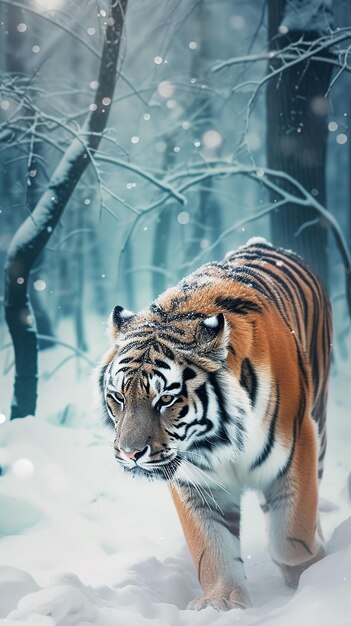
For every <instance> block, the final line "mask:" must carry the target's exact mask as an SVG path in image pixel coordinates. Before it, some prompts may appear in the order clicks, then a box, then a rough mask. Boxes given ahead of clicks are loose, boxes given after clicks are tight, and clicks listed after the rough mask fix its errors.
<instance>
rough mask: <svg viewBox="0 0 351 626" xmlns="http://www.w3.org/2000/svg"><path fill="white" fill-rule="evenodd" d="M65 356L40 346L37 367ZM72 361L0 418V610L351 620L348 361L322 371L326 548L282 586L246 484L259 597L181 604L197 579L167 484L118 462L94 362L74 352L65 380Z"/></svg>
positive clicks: (101, 621)
mask: <svg viewBox="0 0 351 626" xmlns="http://www.w3.org/2000/svg"><path fill="white" fill-rule="evenodd" d="M63 356H64V354H63V352H62V351H61V349H56V350H53V351H50V352H47V353H46V354H45V356H44V357H43V364H42V371H44V372H45V371H46V372H48V371H49V370H51V371H53V369H54V368H55V363H56V362H57V363H59V362H60V359H61V358H62V357H63ZM49 363H50V367H49V365H48V364H49ZM75 369H76V368H75V366H74V364H73V363H71V364H70V365H66V366H64V367H63V368H61V369H59V370H58V371H57V372H56V374H55V375H54V376H52V377H51V378H50V379H49V380H46V381H45V383H44V384H43V385H42V391H41V394H40V403H39V412H38V415H37V417H36V418H26V419H24V420H15V421H13V422H8V421H6V422H5V423H3V424H0V465H1V466H2V467H3V472H4V473H3V476H1V477H0V564H1V565H0V624H6V625H7V624H8V625H9V626H15V625H16V624H27V625H28V626H29V625H30V626H53V625H54V624H55V625H58V626H73V625H79V626H88V625H90V624H97V625H98V626H129V625H130V626H166V625H170V626H186V625H188V624H190V625H193V624H194V625H206V624H216V626H229V625H231V626H232V625H233V624H237V623H238V624H240V626H246V625H263V624H264V625H265V626H268V625H269V626H271V625H272V626H273V625H277V626H296V625H297V624H308V625H309V626H317V625H318V626H350V625H351V517H350V515H351V505H350V500H349V492H348V488H347V483H348V476H349V472H350V465H351V461H350V442H351V419H350V400H349V391H348V390H349V389H350V384H351V378H350V375H346V374H345V373H342V372H341V371H338V372H337V373H335V374H334V376H333V380H332V385H331V398H330V408H329V447H328V454H327V463H326V472H325V477H324V479H323V484H322V490H321V496H322V500H321V509H322V512H321V517H322V525H323V529H324V532H325V536H326V539H327V547H328V556H327V557H326V558H325V559H324V560H323V561H321V562H319V563H317V564H316V565H314V566H313V567H311V568H310V569H309V570H308V571H307V572H305V574H304V575H303V576H302V579H301V582H300V586H299V588H298V590H297V591H296V592H295V593H293V592H292V591H291V590H288V589H287V588H286V587H285V586H284V584H283V581H282V579H281V576H280V573H279V571H278V569H277V568H276V567H275V566H274V564H273V563H272V562H271V560H270V557H269V554H268V551H267V544H266V539H265V532H264V522H263V515H262V513H261V511H260V509H259V507H258V504H257V501H256V496H255V494H253V493H250V494H248V495H247V496H246V498H245V502H244V518H243V527H242V536H243V550H242V556H243V558H244V561H245V566H246V571H247V576H248V583H249V587H250V590H251V594H252V598H253V601H254V604H255V607H254V608H252V609H249V610H247V611H245V612H242V611H240V610H233V611H230V612H229V613H217V612H216V611H215V610H214V609H212V608H207V609H206V610H204V611H201V612H199V613H196V612H191V611H187V610H186V606H187V603H188V602H189V601H190V600H191V599H192V598H194V597H195V596H196V595H198V594H199V593H200V589H199V586H198V583H197V580H196V576H195V573H194V570H193V567H192V564H191V560H190V556H189V554H188V551H187V548H186V546H185V540H184V538H183V535H182V531H181V528H180V524H179V522H178V519H177V516H176V512H175V510H174V508H173V506H172V503H171V501H170V497H169V495H168V492H167V487H166V486H165V485H163V484H161V483H149V482H146V481H142V480H140V479H139V480H138V479H135V480H133V479H131V478H128V477H126V476H125V475H124V474H123V472H122V471H121V470H120V469H119V467H118V466H117V465H116V464H115V462H114V459H113V448H112V433H111V432H109V431H107V430H103V429H102V428H100V427H99V426H98V425H97V418H96V415H95V414H94V411H93V407H92V404H93V403H92V396H91V388H92V383H91V380H90V378H89V374H88V371H89V368H88V369H86V367H85V365H84V366H81V371H80V381H79V382H78V383H73V382H70V381H73V380H74V379H75V376H76V371H75ZM338 369H340V370H342V369H345V368H342V367H340V368H338ZM6 382H8V385H10V382H11V381H10V379H7V381H6ZM6 396H7V398H8V397H9V394H8V393H7V394H6ZM68 402H70V406H69V408H68V409H67V404H68ZM1 408H2V410H3V408H4V407H3V406H2V407H1ZM60 422H62V423H60Z"/></svg>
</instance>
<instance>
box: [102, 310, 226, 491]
mask: <svg viewBox="0 0 351 626" xmlns="http://www.w3.org/2000/svg"><path fill="white" fill-rule="evenodd" d="M110 327H111V334H112V337H113V340H114V348H113V350H112V351H110V353H109V354H108V356H107V358H106V361H105V363H104V365H103V366H102V368H101V370H100V377H99V382H100V384H99V387H100V397H101V404H102V406H103V408H104V415H105V418H106V421H107V422H108V423H109V424H110V425H111V426H113V428H114V429H115V444H114V447H115V456H116V459H117V460H118V461H119V462H120V463H121V464H122V465H123V467H124V468H125V469H127V470H129V471H131V472H132V473H133V474H143V475H145V474H146V475H148V476H149V477H159V478H163V479H165V480H167V479H169V478H170V477H171V476H172V475H173V474H175V473H176V471H177V469H178V468H179V466H180V465H181V464H182V463H183V462H184V459H185V454H186V453H187V451H189V449H191V447H192V446H194V445H197V443H198V442H199V440H201V439H203V438H205V437H208V436H209V435H210V434H211V433H212V432H215V431H216V430H217V429H218V423H216V419H214V421H213V420H212V416H211V415H208V406H209V402H210V398H209V397H208V391H207V387H206V381H207V379H208V378H209V377H210V376H211V373H213V372H215V371H216V370H218V369H219V368H220V367H221V366H222V365H223V363H224V361H225V359H226V356H227V344H228V339H229V328H228V325H227V323H226V321H225V318H224V316H223V314H222V313H220V314H218V315H210V316H205V315H201V314H199V313H192V314H191V313H187V314H186V315H181V314H179V313H178V314H177V315H170V314H167V313H166V312H164V311H163V310H162V309H161V308H160V307H159V306H157V305H156V304H154V305H152V306H151V307H150V309H149V310H147V311H143V312H141V313H139V314H134V313H131V312H130V311H127V310H126V309H123V308H122V307H120V306H117V307H115V309H114V310H113V313H112V315H111V320H110Z"/></svg>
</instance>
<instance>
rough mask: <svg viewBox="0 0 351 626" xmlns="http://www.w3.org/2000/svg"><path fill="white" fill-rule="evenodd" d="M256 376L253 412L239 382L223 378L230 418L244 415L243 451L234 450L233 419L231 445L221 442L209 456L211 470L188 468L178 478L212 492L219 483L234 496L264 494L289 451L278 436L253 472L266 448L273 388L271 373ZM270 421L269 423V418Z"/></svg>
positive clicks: (222, 386)
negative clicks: (251, 491) (247, 491)
mask: <svg viewBox="0 0 351 626" xmlns="http://www.w3.org/2000/svg"><path fill="white" fill-rule="evenodd" d="M256 374H257V378H258V389H257V397H256V402H255V409H254V410H253V409H252V407H251V403H250V400H249V397H248V395H247V393H246V391H245V390H244V389H243V388H242V387H241V385H240V383H239V381H238V380H237V379H235V378H234V377H233V376H231V375H230V374H229V373H228V372H223V373H222V374H221V377H220V382H221V389H222V391H223V395H224V398H225V405H226V410H227V412H228V414H229V415H230V416H234V417H235V419H239V417H236V416H237V415H238V407H239V408H240V410H241V411H242V412H243V415H242V417H241V419H242V422H243V424H244V426H245V434H244V447H243V450H239V449H238V448H237V447H236V446H235V436H236V428H237V427H236V425H235V419H233V420H232V422H230V423H229V425H228V426H227V431H228V434H229V436H230V439H231V442H232V443H231V444H230V445H220V442H219V445H218V447H216V448H215V449H214V450H213V452H211V453H207V454H206V458H207V459H208V460H209V461H210V463H211V470H203V469H202V470H201V472H200V471H199V470H191V468H190V467H189V464H187V467H186V468H184V469H183V470H182V467H180V468H179V470H178V472H177V478H179V479H181V480H191V482H195V483H196V484H198V485H201V486H202V487H206V486H207V487H208V488H209V489H212V488H214V486H215V485H216V483H217V484H218V485H220V486H222V487H223V488H225V489H226V490H227V491H229V492H231V493H240V492H242V491H244V490H245V489H250V488H251V489H259V490H262V489H264V488H265V487H267V486H268V485H269V484H270V483H271V482H272V481H273V480H274V479H275V478H276V476H277V475H278V473H279V470H281V469H282V468H283V467H284V465H285V463H286V461H287V459H288V457H289V453H290V449H289V448H286V447H285V446H283V445H282V443H281V442H280V441H279V438H278V436H277V435H275V437H274V443H273V446H272V447H271V449H270V453H269V455H268V456H267V458H266V459H265V460H264V462H263V463H262V464H260V465H259V466H258V467H254V469H252V467H253V465H254V463H255V461H256V459H258V458H259V457H260V455H261V454H262V452H263V450H264V449H265V446H266V445H267V438H268V430H269V422H268V424H266V423H265V417H266V414H267V409H268V405H269V402H270V396H271V385H272V382H271V377H270V375H269V372H267V371H266V370H260V371H258V370H256ZM211 404H212V406H213V407H215V406H216V405H215V402H214V400H213V399H212V403H211ZM213 410H214V409H213ZM266 419H267V418H266ZM268 419H270V417H269V416H268Z"/></svg>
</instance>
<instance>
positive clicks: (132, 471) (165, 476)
mask: <svg viewBox="0 0 351 626" xmlns="http://www.w3.org/2000/svg"><path fill="white" fill-rule="evenodd" d="M116 460H117V462H118V463H120V465H122V467H123V469H124V471H125V472H126V473H127V474H128V475H129V476H133V477H134V476H137V477H139V478H147V479H148V480H165V481H168V480H171V478H172V477H173V476H174V474H175V473H176V471H177V469H178V468H179V465H180V463H181V459H180V457H179V456H178V455H176V456H175V457H173V458H172V459H171V460H170V461H168V462H167V463H165V462H164V461H163V462H161V463H159V464H157V463H152V466H151V465H150V466H149V467H147V464H145V465H144V466H142V465H137V464H134V465H133V466H131V465H129V464H128V465H127V464H126V463H124V462H123V461H122V459H119V458H118V457H116Z"/></svg>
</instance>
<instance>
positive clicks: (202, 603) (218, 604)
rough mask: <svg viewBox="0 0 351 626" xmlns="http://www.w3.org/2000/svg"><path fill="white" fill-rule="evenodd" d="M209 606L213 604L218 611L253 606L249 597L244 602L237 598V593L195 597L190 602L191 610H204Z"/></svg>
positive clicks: (189, 607)
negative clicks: (224, 595)
mask: <svg viewBox="0 0 351 626" xmlns="http://www.w3.org/2000/svg"><path fill="white" fill-rule="evenodd" d="M208 606H211V607H212V608H213V609H215V610H216V611H230V610H231V609H241V610H243V609H247V608H248V607H249V606H251V603H250V601H249V599H247V601H246V602H242V601H240V600H239V599H235V593H233V594H230V596H229V598H228V597H227V598H226V597H221V596H201V597H200V598H195V600H192V601H191V602H190V603H189V604H188V607H187V608H188V609H190V610H191V611H202V609H206V608H207V607H208Z"/></svg>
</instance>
